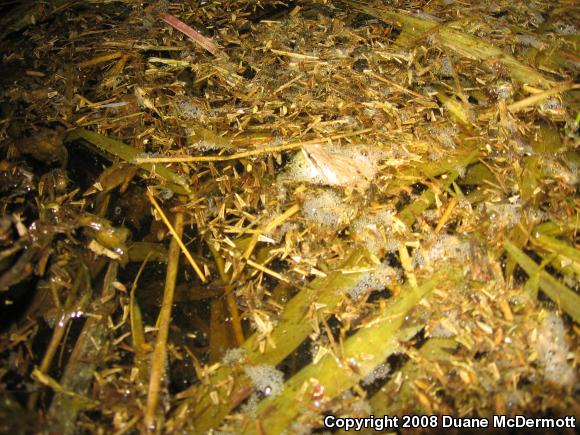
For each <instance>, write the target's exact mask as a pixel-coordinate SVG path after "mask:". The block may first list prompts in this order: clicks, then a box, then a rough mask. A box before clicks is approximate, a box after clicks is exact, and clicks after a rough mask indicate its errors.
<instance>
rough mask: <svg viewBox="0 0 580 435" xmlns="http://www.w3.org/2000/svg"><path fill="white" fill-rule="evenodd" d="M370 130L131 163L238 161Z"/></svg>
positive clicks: (146, 159) (145, 158) (136, 159)
mask: <svg viewBox="0 0 580 435" xmlns="http://www.w3.org/2000/svg"><path fill="white" fill-rule="evenodd" d="M372 130H373V129H372V128H364V129H362V130H357V131H351V132H347V133H341V134H335V135H332V136H328V137H320V138H316V139H311V140H307V141H300V142H293V143H289V144H284V145H277V146H270V147H262V148H258V149H255V150H250V151H244V152H241V153H236V154H231V155H226V156H181V157H179V156H176V157H136V158H134V159H133V161H134V162H135V163H137V164H147V163H149V164H151V163H175V162H183V163H193V162H225V161H228V160H238V159H242V158H245V157H252V156H259V155H261V154H268V153H276V152H280V151H288V150H293V149H297V148H301V147H302V146H303V145H308V144H315V143H322V142H328V141H331V140H337V139H342V138H345V137H352V136H359V135H362V134H366V133H370V132H371V131H372Z"/></svg>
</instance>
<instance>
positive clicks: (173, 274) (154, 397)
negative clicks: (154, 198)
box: [144, 213, 183, 431]
mask: <svg viewBox="0 0 580 435" xmlns="http://www.w3.org/2000/svg"><path fill="white" fill-rule="evenodd" d="M171 228H172V234H173V239H171V243H170V245H169V254H168V257H169V258H168V261H167V275H166V277H165V289H164V291H163V301H162V303H161V310H160V311H159V318H158V320H157V324H158V329H157V339H156V341H155V348H154V350H153V355H152V357H151V377H150V378H149V389H148V392H147V405H146V408H145V419H144V421H145V429H146V430H147V431H151V430H155V426H156V425H155V422H156V413H157V404H158V402H159V392H160V388H161V379H162V377H163V375H164V372H165V358H166V355H167V336H168V334H169V325H170V323H171V308H172V307H173V295H174V293H175V283H176V281H177V272H178V267H179V249H180V247H181V245H180V244H179V241H180V240H181V236H182V235H183V214H182V213H176V215H175V228H174V229H173V226H171Z"/></svg>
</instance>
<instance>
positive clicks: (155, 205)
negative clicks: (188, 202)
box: [147, 190, 206, 282]
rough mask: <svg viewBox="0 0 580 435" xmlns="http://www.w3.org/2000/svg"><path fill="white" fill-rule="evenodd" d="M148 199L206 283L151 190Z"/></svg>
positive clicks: (202, 279)
mask: <svg viewBox="0 0 580 435" xmlns="http://www.w3.org/2000/svg"><path fill="white" fill-rule="evenodd" d="M147 198H148V199H149V202H151V205H153V207H154V208H155V210H156V211H157V213H159V216H160V217H161V220H163V223H164V224H165V225H166V226H167V229H168V230H169V232H170V233H171V235H172V236H173V238H174V239H175V240H176V242H177V244H178V245H179V247H180V248H181V251H182V252H183V255H185V258H187V261H189V264H191V267H193V270H195V273H197V276H198V277H199V279H201V282H206V277H205V275H204V274H203V272H202V271H201V269H200V268H199V266H198V265H197V263H196V261H195V260H194V258H193V257H192V256H191V253H190V252H189V249H187V246H185V244H184V243H183V241H182V240H181V236H179V235H178V234H177V232H176V230H175V228H173V226H172V225H171V222H169V219H167V216H165V213H163V210H162V209H161V207H160V206H159V204H158V203H157V201H156V200H155V198H154V197H153V194H152V193H151V191H149V190H148V191H147Z"/></svg>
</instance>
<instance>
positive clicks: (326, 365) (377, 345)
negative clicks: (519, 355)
mask: <svg viewBox="0 0 580 435" xmlns="http://www.w3.org/2000/svg"><path fill="white" fill-rule="evenodd" d="M462 279H463V276H462V273H461V272H459V271H457V270H454V269H452V268H446V269H441V270H439V271H438V272H436V273H435V274H434V275H433V276H431V277H430V278H429V279H427V280H425V281H424V282H423V283H421V285H420V286H419V287H417V288H413V287H411V286H409V285H407V286H405V288H404V289H403V291H402V292H401V293H400V295H399V296H397V297H395V298H393V300H392V302H391V303H390V304H388V305H387V306H386V307H385V308H379V309H378V310H377V312H376V313H375V314H374V315H373V316H372V317H373V321H372V322H369V324H368V325H367V327H363V328H361V329H360V330H359V331H358V332H356V333H355V334H354V335H352V336H351V337H349V338H348V339H347V340H346V341H345V342H344V345H343V348H342V355H341V356H340V358H337V356H336V355H332V354H327V355H325V356H324V357H323V359H322V360H321V361H319V362H318V363H317V364H310V365H308V366H306V367H305V368H303V369H302V370H300V371H299V372H298V373H297V374H295V375H294V376H293V377H292V378H290V379H289V380H288V381H287V382H286V383H285V384H284V390H283V392H282V393H281V394H280V395H279V396H276V397H268V398H266V399H264V400H263V401H262V402H260V404H259V406H258V410H257V416H256V418H257V419H258V420H259V422H260V424H261V426H262V427H267V428H268V432H269V433H282V432H283V431H284V430H285V429H287V428H288V427H290V425H291V423H292V421H294V420H295V419H296V418H297V417H298V415H299V414H300V412H301V411H302V410H304V409H305V408H308V406H309V405H310V403H311V401H312V393H313V389H314V388H316V387H317V386H318V385H322V386H323V387H324V397H325V399H332V398H335V397H337V396H338V395H339V394H340V393H342V392H343V391H345V390H347V389H349V388H352V387H354V386H355V385H356V384H357V383H358V382H359V381H360V380H361V379H363V378H364V377H365V376H367V375H368V374H369V373H370V372H371V371H372V370H373V369H374V368H375V367H376V366H377V365H378V364H380V363H382V362H383V361H385V359H386V358H387V357H388V356H389V355H391V354H392V353H393V352H394V351H395V350H396V349H397V347H398V340H397V339H396V338H397V333H398V332H399V330H400V328H401V326H402V324H403V321H404V320H405V317H406V316H407V315H408V314H409V313H410V311H411V310H412V309H413V308H414V307H415V306H416V305H417V304H418V303H419V302H420V301H421V299H423V298H424V297H426V296H427V295H428V294H429V293H430V292H432V291H433V290H434V289H435V288H436V287H438V286H441V285H445V286H446V288H454V286H455V285H456V284H459V282H460V281H461V280H462ZM312 406H314V405H312ZM243 433H245V434H253V433H257V432H256V426H255V425H254V424H251V423H250V424H248V425H247V426H246V428H245V430H244V431H243Z"/></svg>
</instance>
